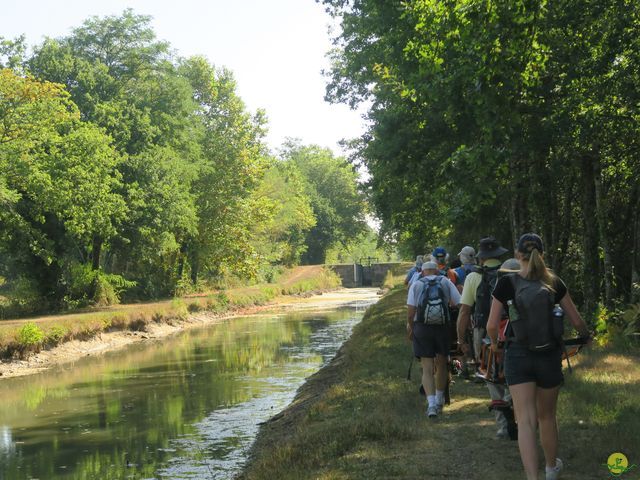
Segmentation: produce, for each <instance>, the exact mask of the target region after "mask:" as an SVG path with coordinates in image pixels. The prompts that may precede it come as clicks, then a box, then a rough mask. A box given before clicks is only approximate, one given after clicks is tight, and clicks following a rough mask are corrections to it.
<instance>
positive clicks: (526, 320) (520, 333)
mask: <svg viewBox="0 0 640 480" xmlns="http://www.w3.org/2000/svg"><path fill="white" fill-rule="evenodd" d="M509 277H510V280H511V283H512V284H513V290H514V292H515V295H514V301H513V302H511V301H509V302H507V303H508V306H509V324H510V327H511V331H512V332H513V336H512V337H511V338H510V340H515V341H516V342H517V343H519V344H522V345H526V346H528V347H529V350H532V351H536V352H542V351H546V350H551V349H553V348H556V347H559V346H561V345H562V334H563V333H564V325H563V322H562V317H557V316H555V315H554V306H555V294H554V293H553V292H552V291H550V290H549V289H548V288H546V287H545V286H544V284H542V282H540V281H538V280H527V279H526V278H522V277H521V276H520V275H518V274H513V275H509Z"/></svg>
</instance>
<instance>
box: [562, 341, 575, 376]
mask: <svg viewBox="0 0 640 480" xmlns="http://www.w3.org/2000/svg"><path fill="white" fill-rule="evenodd" d="M562 351H563V352H564V356H565V358H566V359H567V368H568V369H569V373H570V374H573V368H571V362H570V361H569V354H568V353H567V345H566V344H565V343H564V342H562Z"/></svg>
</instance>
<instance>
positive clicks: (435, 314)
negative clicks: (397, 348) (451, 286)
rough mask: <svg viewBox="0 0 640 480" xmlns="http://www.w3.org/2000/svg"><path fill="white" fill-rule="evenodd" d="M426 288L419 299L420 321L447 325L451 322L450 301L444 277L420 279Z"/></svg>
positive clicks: (428, 323)
mask: <svg viewBox="0 0 640 480" xmlns="http://www.w3.org/2000/svg"><path fill="white" fill-rule="evenodd" d="M420 281H421V282H424V284H425V285H424V288H423V289H422V293H421V294H420V300H419V301H418V322H421V323H424V324H426V325H445V324H446V323H448V322H449V301H448V299H447V295H446V294H445V293H444V289H443V288H442V282H443V281H444V278H443V277H441V276H438V277H436V278H433V279H431V280H427V279H426V277H425V278H421V279H420Z"/></svg>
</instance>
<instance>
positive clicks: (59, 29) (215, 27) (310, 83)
mask: <svg viewBox="0 0 640 480" xmlns="http://www.w3.org/2000/svg"><path fill="white" fill-rule="evenodd" d="M126 8H132V9H133V10H134V12H135V13H136V14H143V15H150V16H151V17H153V19H152V22H151V24H152V26H153V28H154V30H155V32H156V35H157V37H158V39H160V40H166V41H168V42H169V43H170V44H171V46H172V48H174V49H175V50H176V52H177V54H178V55H180V56H183V57H188V56H191V55H204V56H205V57H206V58H208V60H209V61H210V62H211V63H213V64H214V65H216V66H220V67H222V66H224V67H227V68H229V69H230V70H231V71H232V72H233V73H234V76H235V78H236V81H237V92H238V94H239V95H240V97H242V99H243V100H244V102H245V103H246V105H247V108H248V109H249V110H250V111H255V110H256V109H258V108H262V109H264V110H265V111H266V113H267V117H268V119H269V134H268V136H267V139H266V140H267V143H268V145H269V146H270V147H271V149H272V150H274V151H275V150H277V148H278V147H279V146H280V145H281V144H282V142H283V141H284V139H285V138H287V137H292V138H299V139H300V140H301V141H302V142H303V143H304V144H318V145H320V146H322V147H328V148H331V149H332V150H333V151H334V152H336V153H346V152H343V151H342V150H341V149H340V147H339V146H338V142H339V141H340V140H341V139H343V138H347V139H348V138H353V137H357V136H359V135H360V134H361V133H362V132H363V131H364V128H365V123H364V120H362V112H357V111H353V110H350V109H349V108H348V107H347V106H346V105H331V104H329V103H328V102H325V101H324V93H325V85H326V81H327V80H326V78H325V77H323V76H322V74H321V70H322V69H323V68H325V69H326V68H328V66H329V63H328V60H327V59H326V53H327V51H328V50H329V49H330V48H331V40H330V35H329V33H328V26H329V24H330V23H331V19H330V17H329V16H328V15H327V14H326V13H325V12H324V10H323V7H322V6H321V5H319V4H317V3H316V2H315V1H314V0H179V1H171V2H169V1H166V0H102V1H97V0H58V1H52V0H20V1H18V0H0V11H1V12H2V13H0V36H2V37H5V38H14V37H17V36H19V35H21V34H25V35H26V38H27V43H28V44H29V45H37V44H39V43H40V42H42V40H43V39H44V38H45V37H52V38H56V37H61V36H66V35H68V34H69V33H70V32H71V30H72V28H74V27H77V26H79V25H81V24H82V22H83V21H84V20H85V19H87V18H88V17H90V16H93V15H97V16H105V15H119V14H121V13H122V12H123V10H124V9H126Z"/></svg>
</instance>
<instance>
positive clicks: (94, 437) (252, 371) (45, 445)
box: [0, 289, 376, 480]
mask: <svg viewBox="0 0 640 480" xmlns="http://www.w3.org/2000/svg"><path fill="white" fill-rule="evenodd" d="M375 301H376V296H375V290H373V289H358V291H357V292H354V293H353V294H351V295H350V296H349V298H345V299H344V300H343V301H340V300H338V301H336V300H335V298H334V300H333V301H330V302H327V303H326V305H322V304H321V303H320V304H314V308H313V309H307V310H300V311H292V312H289V313H277V314H275V313H274V314H265V315H258V316H251V317H240V318H232V319H229V320H225V321H223V322H221V323H218V324H216V325H213V326H209V327H207V328H202V329H197V330H196V329H193V330H189V331H185V332H182V333H181V334H179V335H176V336H173V337H169V338H165V339H163V340H162V341H157V342H154V343H147V344H138V345H135V346H131V347H128V348H127V349H124V350H120V351H118V352H112V353H110V354H106V355H103V356H100V357H97V358H87V359H84V360H81V361H76V362H74V363H69V364H64V365H62V366H60V367H58V368H57V369H53V370H49V371H47V372H45V373H42V374H38V375H32V376H28V377H18V378H11V379H6V380H2V381H1V382H0V479H2V480H5V479H6V480H21V479H39V480H50V479H78V480H79V479H83V480H85V479H86V480H89V479H91V480H94V479H96V480H98V479H99V480H106V479H125V478H131V479H156V480H164V479H203V480H207V479H227V478H233V476H234V475H235V474H236V473H237V472H238V471H239V470H240V469H241V467H242V464H243V462H244V459H245V458H246V454H247V451H248V450H249V448H250V446H251V444H252V442H253V440H254V438H255V435H256V433H257V431H258V428H259V424H260V423H261V422H264V421H265V420H267V419H268V418H270V417H271V416H273V415H275V414H276V413H278V412H279V411H280V410H282V409H284V408H285V407H286V405H287V404H289V403H290V402H291V400H292V399H293V397H294V395H295V392H296V390H297V388H298V387H299V386H300V385H301V384H302V383H303V382H304V380H305V378H307V377H308V376H309V375H311V374H312V373H314V372H315V371H317V370H318V369H319V368H321V367H322V366H323V365H326V364H327V362H329V361H330V360H331V358H333V356H334V355H335V353H336V352H337V350H338V348H339V347H340V345H341V344H342V343H343V342H344V341H345V340H346V339H347V338H348V337H349V335H350V333H351V330H352V328H353V326H354V325H355V324H356V323H357V322H358V321H359V320H360V319H361V318H362V315H363V313H364V310H365V308H366V306H368V305H370V304H372V303H374V302H375Z"/></svg>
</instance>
